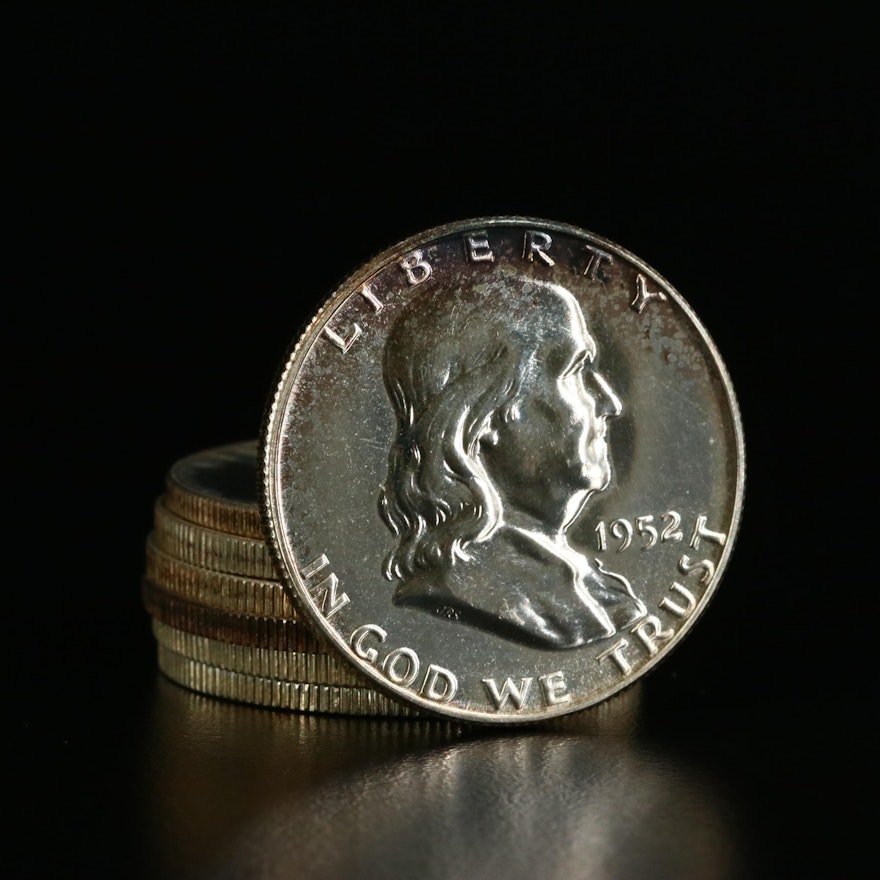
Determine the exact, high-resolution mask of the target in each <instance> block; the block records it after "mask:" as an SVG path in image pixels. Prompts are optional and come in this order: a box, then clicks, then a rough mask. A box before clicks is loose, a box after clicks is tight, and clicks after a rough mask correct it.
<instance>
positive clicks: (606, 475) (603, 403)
mask: <svg viewBox="0 0 880 880" xmlns="http://www.w3.org/2000/svg"><path fill="white" fill-rule="evenodd" d="M553 299H554V300H555V302H554V303H553V304H552V307H551V308H549V309H547V310H546V311H545V312H544V313H543V315H542V317H539V318H536V321H538V322H540V321H542V320H543V321H544V326H538V327H537V331H536V335H537V339H538V342H537V346H536V348H535V350H534V351H533V352H532V355H531V357H530V358H529V360H528V363H527V365H526V367H525V369H524V370H523V372H522V374H521V381H520V389H519V392H518V394H517V397H516V399H515V401H514V403H513V407H512V408H511V410H510V416H509V418H507V419H506V420H502V419H500V418H496V419H495V420H494V421H493V432H494V433H493V435H492V438H491V439H492V442H491V443H484V444H482V446H481V449H482V451H483V458H484V462H485V465H486V469H487V472H488V473H489V476H490V478H491V479H492V480H493V481H494V482H495V484H496V486H498V488H499V489H500V490H501V494H502V498H503V499H504V501H505V502H506V503H505V507H509V506H511V505H513V506H514V507H516V508H517V509H519V510H523V511H525V512H527V513H529V514H530V515H531V516H533V517H537V518H538V519H540V520H541V521H543V522H545V523H546V524H547V525H553V526H560V527H564V526H565V525H566V524H568V523H570V522H571V520H572V519H574V517H575V516H576V515H577V513H578V512H579V511H580V509H581V508H582V507H583V504H584V502H585V501H586V499H587V497H588V496H589V495H590V494H591V493H592V492H595V491H599V490H601V489H604V488H605V487H606V486H607V485H608V482H609V480H610V479H611V464H610V461H609V458H608V447H607V440H606V422H607V419H608V418H611V417H613V416H616V415H619V414H620V412H621V404H620V400H619V399H618V398H617V396H616V395H615V394H614V392H613V391H612V389H611V387H610V386H609V385H608V383H607V381H606V380H605V379H604V378H603V377H602V376H601V375H600V374H599V373H598V372H597V371H596V369H595V367H594V365H593V361H594V360H595V357H596V344H595V342H594V341H593V338H592V337H591V336H590V334H589V332H588V331H587V327H586V323H585V321H584V316H583V313H582V312H581V309H580V306H579V305H578V304H577V301H576V300H575V299H574V297H572V296H571V294H569V293H567V292H566V291H563V290H558V291H557V292H556V293H555V295H554V297H553Z"/></svg>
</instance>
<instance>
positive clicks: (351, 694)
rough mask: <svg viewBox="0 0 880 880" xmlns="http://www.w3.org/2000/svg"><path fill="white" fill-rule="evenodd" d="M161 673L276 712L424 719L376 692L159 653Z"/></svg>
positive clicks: (161, 648)
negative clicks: (246, 670)
mask: <svg viewBox="0 0 880 880" xmlns="http://www.w3.org/2000/svg"><path fill="white" fill-rule="evenodd" d="M158 662H159V668H160V669H161V670H162V672H163V673H164V674H165V675H167V676H168V678H170V679H171V680H172V681H175V682H177V683H178V684H180V685H182V686H183V687H186V688H188V689H190V690H194V691H198V692H199V693H203V694H208V695H210V696H214V697H222V698H224V699H228V700H234V701H236V702H239V703H250V704H251V705H256V706H266V707H270V708H273V709H288V710H291V711H295V712H315V713H327V714H339V715H368V716H381V717H392V718H393V717H398V718H415V717H420V716H419V713H418V712H417V711H416V710H414V709H413V708H411V707H409V706H406V705H403V704H401V703H400V702H399V701H397V700H393V699H390V698H389V697H388V696H386V695H385V694H383V693H381V692H380V691H378V690H377V689H376V688H375V687H363V686H362V687H358V686H348V685H336V684H315V683H312V682H299V681H285V680H283V679H277V678H265V677H262V676H257V675H249V674H247V673H244V672H238V671H236V670H231V669H222V668H220V667H219V666H211V665H209V664H206V663H200V662H198V661H197V660H193V659H192V658H191V657H186V656H184V655H182V654H177V653H175V652H174V651H171V650H169V649H168V648H166V647H165V646H164V645H162V644H159V647H158Z"/></svg>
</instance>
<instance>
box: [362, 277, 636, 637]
mask: <svg viewBox="0 0 880 880" xmlns="http://www.w3.org/2000/svg"><path fill="white" fill-rule="evenodd" d="M597 354H598V352H597V350H596V343H595V341H594V339H593V337H592V336H591V335H590V333H589V330H588V327H587V323H586V320H585V318H584V314H583V312H582V310H581V308H580V306H579V305H578V302H577V300H576V299H575V297H574V296H573V295H572V294H571V293H570V292H569V291H568V290H566V289H565V288H564V287H561V286H559V285H557V284H552V283H548V282H541V281H535V280H529V279H526V278H521V277H517V276H512V275H511V276H507V277H505V278H503V279H502V280H500V281H499V280H495V281H493V282H489V283H486V284H484V285H477V286H473V285H472V284H462V285H461V286H460V288H456V287H455V285H454V284H453V285H451V286H449V285H447V286H445V287H442V288H439V287H438V288H437V289H434V290H430V291H424V292H422V291H419V292H418V293H417V294H416V295H414V296H413V299H412V301H411V303H410V304H409V305H408V306H407V307H406V308H405V309H404V310H403V311H402V312H401V314H400V316H399V317H398V318H397V320H396V321H395V323H394V324H393V326H392V328H391V330H390V333H389V336H388V339H387V342H386V345H385V350H384V360H383V374H384V381H385V387H386V389H387V392H388V396H389V398H390V401H391V404H392V406H393V409H394V412H395V415H396V431H395V434H394V436H393V438H392V441H391V446H390V450H389V454H388V473H387V478H386V481H385V484H384V486H383V488H382V491H381V494H380V498H379V510H380V513H381V515H382V517H383V519H384V521H385V523H386V524H387V525H388V527H389V529H390V530H391V532H392V533H393V535H394V545H393V547H392V548H391V550H390V552H389V553H388V555H387V557H386V559H385V563H384V573H385V575H386V577H387V578H388V579H389V580H391V581H393V582H395V588H394V592H393V602H394V603H395V604H396V605H398V606H410V607H413V608H418V609H423V610H424V611H426V612H429V613H431V614H434V615H437V616H438V617H441V618H445V619H447V620H451V621H457V622H458V623H459V624H463V625H468V626H471V627H477V628H479V629H482V630H486V631H489V632H492V633H494V634H495V635H497V636H500V637H503V638H507V639H511V640H515V641H518V642H521V643H525V644H529V645H533V646H538V647H543V648H558V649H562V648H575V647H578V646H581V645H586V644H589V643H591V642H594V641H596V640H598V639H603V638H607V637H609V636H611V635H614V634H615V633H616V632H617V631H618V630H620V629H622V628H625V627H628V626H630V625H632V624H633V623H634V622H635V621H637V620H638V619H639V618H641V617H643V616H645V614H646V609H645V606H644V604H643V603H642V602H641V601H640V600H639V599H638V598H637V596H636V595H635V593H634V592H633V590H632V588H631V586H630V584H629V583H628V582H627V580H626V579H625V578H623V577H622V576H620V575H618V574H615V573H613V572H610V571H607V570H605V569H603V568H602V567H601V565H600V564H599V563H598V561H594V560H590V559H588V558H587V557H586V556H585V555H584V554H583V553H581V552H580V551H578V550H577V549H576V548H574V547H572V546H571V545H570V544H569V542H568V539H567V537H566V532H567V530H568V529H569V527H570V526H571V525H572V523H573V522H574V521H575V519H576V518H577V517H578V515H579V514H580V513H581V511H582V510H583V508H584V505H585V504H587V502H588V500H589V498H590V496H591V495H593V493H595V492H601V491H603V490H604V489H606V488H607V487H608V485H609V483H610V481H611V476H612V471H611V460H610V457H609V453H608V447H607V436H606V433H607V423H608V420H609V419H612V418H613V417H615V416H617V415H619V414H620V412H621V408H622V404H621V401H620V400H619V399H618V398H617V396H616V395H615V393H614V391H613V390H612V388H611V387H610V385H609V384H608V382H607V381H606V380H605V379H604V378H603V376H602V375H601V374H600V373H599V372H598V371H597V370H596V368H595V366H594V362H595V361H596V358H597Z"/></svg>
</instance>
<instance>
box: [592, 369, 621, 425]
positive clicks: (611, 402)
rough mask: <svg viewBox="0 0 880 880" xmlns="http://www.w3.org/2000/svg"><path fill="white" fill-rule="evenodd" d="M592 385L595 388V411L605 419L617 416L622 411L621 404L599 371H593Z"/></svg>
mask: <svg viewBox="0 0 880 880" xmlns="http://www.w3.org/2000/svg"><path fill="white" fill-rule="evenodd" d="M593 385H594V387H595V389H596V413H597V414H598V415H600V416H604V417H605V418H606V419H611V418H614V417H615V416H619V415H620V414H621V413H622V412H623V404H622V403H621V402H620V398H619V397H618V396H617V395H616V394H615V393H614V391H613V390H612V389H611V386H610V385H609V384H608V382H606V381H605V378H604V377H603V376H602V375H601V373H593Z"/></svg>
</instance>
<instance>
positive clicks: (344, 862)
mask: <svg viewBox="0 0 880 880" xmlns="http://www.w3.org/2000/svg"><path fill="white" fill-rule="evenodd" d="M638 704H639V689H638V686H636V687H634V688H630V689H629V690H627V691H624V692H623V693H622V694H620V695H618V696H617V697H615V698H613V699H612V700H610V701H607V702H606V703H604V704H601V705H600V706H598V707H595V708H594V709H590V710H586V711H584V712H579V713H575V714H574V715H571V716H566V717H563V718H561V719H558V720H554V721H552V722H545V723H543V724H540V725H534V726H530V727H528V728H511V729H504V730H501V731H499V730H497V729H492V730H491V731H487V730H485V729H474V728H470V727H465V726H462V725H459V724H457V723H452V722H448V721H426V720H414V719H407V720H402V719H388V720H383V719H365V718H345V717H334V716H318V715H302V714H296V713H289V712H274V711H270V710H266V709H261V708H256V707H249V706H242V705H236V704H232V703H227V702H224V701H221V700H215V699H210V698H207V697H204V696H202V695H200V694H196V693H191V692H189V691H186V690H184V689H181V688H179V687H177V686H175V685H174V684H172V683H170V682H167V681H165V680H164V679H160V681H159V682H158V691H157V698H156V701H155V705H154V711H153V719H152V725H151V727H150V731H149V737H148V738H147V739H146V740H145V748H146V757H147V764H146V768H147V778H148V785H147V786H146V791H147V797H146V803H145V807H146V810H147V819H148V822H149V827H150V829H151V836H152V838H153V841H152V844H153V846H152V851H153V853H154V857H155V858H154V860H155V864H154V865H153V866H152V867H153V868H154V870H155V872H156V874H157V876H163V877H167V878H174V877H199V878H225V877H229V878H233V877H260V878H275V877H277V878H282V877H283V878H288V877H290V876H296V877H298V878H310V877H314V878H321V880H328V878H335V877H346V878H350V877H355V876H357V877H360V878H365V877H399V878H407V877H420V878H423V877H424V878H429V877H469V878H470V877H475V878H482V877H487V878H488V877H492V878H495V877H509V878H519V877H523V878H529V880H535V878H556V877H559V878H563V877H564V878H571V877H600V878H616V877H627V878H638V877H652V878H657V877H676V878H690V877H693V878H700V880H711V878H733V877H739V876H742V874H741V873H740V872H739V871H738V870H737V867H736V863H735V852H736V846H735V841H734V838H733V832H732V829H731V828H730V827H729V823H728V821H727V820H726V818H725V817H726V816H727V815H728V813H729V810H728V809H727V807H726V805H725V804H724V803H723V802H722V801H721V800H720V799H719V797H718V795H717V794H716V793H715V792H714V791H713V790H712V787H711V785H706V783H705V780H704V779H702V778H698V777H697V776H696V774H695V773H694V771H689V770H688V768H687V767H686V766H683V765H682V764H681V763H680V762H679V761H677V760H674V759H672V758H670V757H669V756H665V755H661V754H656V753H654V752H651V751H647V750H645V749H644V748H642V747H640V746H639V745H638V743H637V736H636V733H637V729H636V724H637V716H638Z"/></svg>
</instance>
